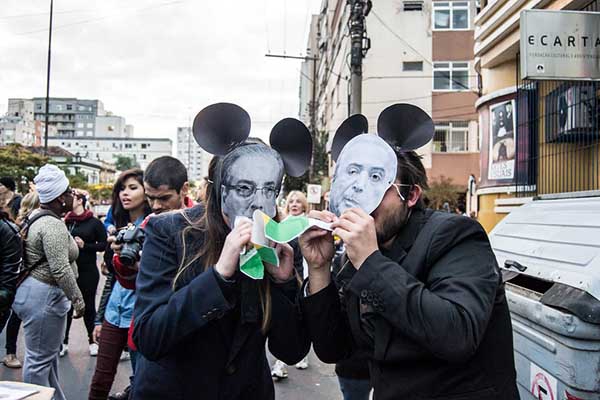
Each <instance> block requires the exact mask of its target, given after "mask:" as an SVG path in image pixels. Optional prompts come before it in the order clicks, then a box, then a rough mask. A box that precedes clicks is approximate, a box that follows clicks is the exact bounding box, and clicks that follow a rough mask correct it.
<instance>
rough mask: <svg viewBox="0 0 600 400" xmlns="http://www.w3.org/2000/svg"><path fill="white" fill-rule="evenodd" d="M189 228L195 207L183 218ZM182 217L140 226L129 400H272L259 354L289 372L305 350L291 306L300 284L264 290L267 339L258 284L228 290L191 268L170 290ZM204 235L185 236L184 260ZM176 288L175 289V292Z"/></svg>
mask: <svg viewBox="0 0 600 400" xmlns="http://www.w3.org/2000/svg"><path fill="white" fill-rule="evenodd" d="M183 212H185V213H187V217H188V218H189V219H190V220H192V221H194V220H196V219H197V218H198V217H199V216H200V215H201V214H202V212H203V209H202V206H201V205H198V206H196V207H194V208H191V209H188V210H186V211H183ZM183 212H173V213H168V214H165V215H159V216H157V217H153V218H151V219H150V220H149V222H148V225H147V226H146V241H145V243H144V250H143V253H142V261H141V266H140V271H139V273H138V277H137V282H136V287H137V296H138V297H137V302H136V306H135V311H134V315H135V318H134V320H135V322H134V324H135V325H134V332H133V339H134V341H135V343H136V345H137V347H138V350H139V352H140V353H141V355H142V357H140V360H139V361H138V364H137V369H136V376H135V382H134V385H133V387H134V389H133V395H132V398H133V399H144V400H152V399H196V398H202V399H205V400H211V399H215V400H216V399H273V398H274V388H273V382H272V378H271V374H270V369H269V365H268V362H267V358H266V354H265V341H266V339H267V337H268V339H269V350H270V351H271V353H272V354H273V355H274V356H275V357H277V358H278V359H281V360H283V361H285V362H287V363H289V364H294V363H296V362H298V361H300V360H301V359H302V358H303V357H304V356H305V355H306V354H307V353H308V350H309V347H310V342H309V340H308V335H307V334H306V333H305V332H304V329H303V325H302V324H301V321H300V312H299V309H298V307H297V306H296V305H295V304H296V303H295V300H296V296H297V294H298V290H299V284H298V283H297V282H296V281H292V282H290V283H287V284H283V285H277V284H274V283H272V282H271V299H272V315H271V324H270V329H269V331H268V333H267V335H266V336H265V335H263V334H262V333H261V330H260V321H262V312H261V306H260V299H259V296H258V286H257V285H258V284H259V283H260V282H258V281H252V280H250V279H248V278H244V277H242V276H241V275H237V276H235V278H236V279H235V280H236V283H227V282H225V281H224V280H222V279H221V278H220V277H218V276H217V274H216V273H215V272H214V271H213V269H212V268H209V269H206V270H205V268H204V263H203V260H202V258H200V259H198V260H197V261H195V262H194V263H193V264H192V265H191V266H190V268H189V269H187V270H186V271H187V272H186V273H185V274H183V278H182V280H181V281H178V285H177V287H176V289H175V290H173V288H172V282H173V278H174V277H175V274H176V273H177V271H178V269H179V265H180V262H181V260H182V258H183V255H184V239H183V238H182V231H183V229H184V228H185V227H186V226H188V223H187V222H186V218H185V217H184V215H183ZM203 239H204V234H203V232H201V231H198V230H191V231H188V232H187V233H186V236H185V252H186V254H187V255H188V256H190V255H191V256H193V255H194V254H196V253H197V250H198V248H199V247H200V246H201V245H202V242H203ZM179 282H182V283H181V284H179Z"/></svg>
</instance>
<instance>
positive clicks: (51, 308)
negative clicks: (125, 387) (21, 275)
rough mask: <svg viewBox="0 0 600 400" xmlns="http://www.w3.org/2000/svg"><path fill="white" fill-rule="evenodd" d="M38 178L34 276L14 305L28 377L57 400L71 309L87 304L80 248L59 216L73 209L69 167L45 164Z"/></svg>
mask: <svg viewBox="0 0 600 400" xmlns="http://www.w3.org/2000/svg"><path fill="white" fill-rule="evenodd" d="M34 182H35V184H36V188H37V191H38V194H39V197H40V209H38V210H35V211H34V212H32V213H31V215H30V216H29V225H28V228H27V235H26V237H25V246H24V254H23V258H24V260H25V270H26V271H29V275H28V276H27V277H26V278H25V280H24V281H23V283H21V285H20V286H19V288H18V289H17V294H16V296H15V301H14V303H13V310H14V311H15V313H16V314H17V316H18V317H19V318H21V320H22V321H23V330H24V333H25V362H24V366H23V381H24V382H26V383H33V384H37V385H41V386H48V387H53V388H54V389H55V390H56V391H55V394H54V400H64V399H65V395H64V393H63V390H62V388H61V387H60V383H59V378H58V353H59V351H60V344H61V342H62V339H63V337H64V332H65V327H66V323H67V312H68V311H69V309H70V308H71V303H72V304H73V310H74V315H73V318H79V317H81V316H82V315H83V312H84V308H85V305H84V301H83V296H82V294H81V291H80V290H79V287H78V286H77V281H76V278H77V275H76V274H77V268H76V264H75V260H76V259H77V256H78V255H79V250H78V247H77V244H76V243H75V240H74V239H73V238H72V237H71V235H70V234H69V231H68V230H67V227H66V225H65V224H64V222H63V221H62V220H61V219H60V217H62V216H63V215H64V214H65V213H66V212H68V211H70V210H71V208H72V206H73V194H72V192H71V189H70V188H69V180H68V179H67V177H66V176H65V174H64V172H63V171H61V170H60V169H58V168H57V167H56V166H54V165H45V166H43V167H42V168H40V171H39V173H38V175H37V176H36V177H35V179H34ZM39 213H43V216H41V217H40V216H37V215H38V214H39Z"/></svg>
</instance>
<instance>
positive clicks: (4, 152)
mask: <svg viewBox="0 0 600 400" xmlns="http://www.w3.org/2000/svg"><path fill="white" fill-rule="evenodd" d="M47 162H48V158H47V157H45V156H42V155H40V154H35V153H32V152H31V151H29V150H27V149H26V148H25V147H23V146H21V145H20V144H16V143H12V144H9V145H7V146H4V147H0V176H10V177H12V178H13V179H14V180H15V181H16V182H17V185H18V190H19V191H20V192H21V193H27V192H28V191H29V183H30V182H33V178H34V177H35V175H36V174H37V172H38V170H39V169H40V167H41V166H43V165H44V164H46V163H47Z"/></svg>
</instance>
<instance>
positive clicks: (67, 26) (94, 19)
mask: <svg viewBox="0 0 600 400" xmlns="http://www.w3.org/2000/svg"><path fill="white" fill-rule="evenodd" d="M185 1H186V0H175V1H171V2H168V3H162V4H156V5H154V6H148V7H143V8H139V9H136V10H134V13H133V14H137V13H139V12H142V11H147V10H152V9H156V8H161V7H166V6H172V5H175V4H179V3H184V2H185ZM123 15H124V14H123V13H120V14H112V15H105V16H102V17H98V18H90V19H86V20H82V21H77V22H73V23H69V24H64V25H60V26H55V27H53V28H52V30H54V31H56V30H58V29H64V28H70V27H72V26H77V25H83V24H88V23H93V22H99V21H103V20H105V19H108V18H112V17H122V16H123ZM41 32H48V28H43V29H36V30H32V31H28V32H21V33H16V34H15V36H26V35H30V34H34V33H41Z"/></svg>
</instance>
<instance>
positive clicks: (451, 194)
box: [425, 175, 461, 211]
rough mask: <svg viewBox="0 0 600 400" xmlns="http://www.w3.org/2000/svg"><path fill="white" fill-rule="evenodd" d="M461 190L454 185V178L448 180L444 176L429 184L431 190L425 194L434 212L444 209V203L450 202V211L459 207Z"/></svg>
mask: <svg viewBox="0 0 600 400" xmlns="http://www.w3.org/2000/svg"><path fill="white" fill-rule="evenodd" d="M460 192H461V188H460V187H459V186H457V185H454V184H453V183H452V178H446V177H445V176H444V175H440V177H439V178H438V179H436V180H434V181H432V182H431V183H430V184H429V190H427V191H426V192H425V197H426V198H427V200H429V207H430V208H432V209H434V210H439V209H441V208H442V206H443V205H444V203H446V202H448V204H449V205H450V210H452V211H454V209H455V208H456V207H457V206H458V198H459V193H460Z"/></svg>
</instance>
